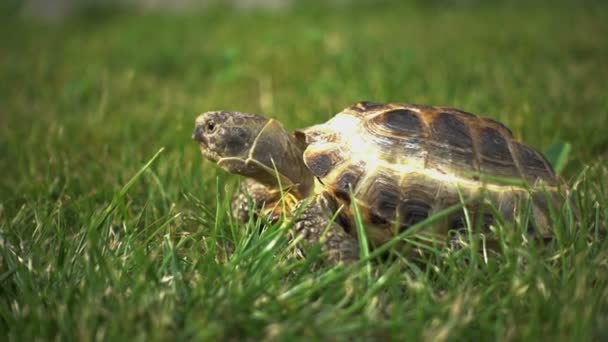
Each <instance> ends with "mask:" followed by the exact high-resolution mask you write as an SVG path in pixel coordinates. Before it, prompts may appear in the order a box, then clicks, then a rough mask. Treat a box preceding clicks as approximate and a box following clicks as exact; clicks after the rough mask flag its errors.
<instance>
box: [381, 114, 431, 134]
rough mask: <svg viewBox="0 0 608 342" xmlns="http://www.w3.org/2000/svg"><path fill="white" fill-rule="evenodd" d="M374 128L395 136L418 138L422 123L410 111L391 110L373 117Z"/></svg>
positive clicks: (416, 115)
mask: <svg viewBox="0 0 608 342" xmlns="http://www.w3.org/2000/svg"><path fill="white" fill-rule="evenodd" d="M371 122H372V123H373V124H375V126H376V127H379V128H381V129H383V130H384V131H386V132H388V133H391V134H394V135H397V136H419V135H420V134H421V132H422V130H423V123H422V120H421V119H420V117H419V116H418V114H417V113H416V112H414V111H413V110H410V109H393V110H389V111H387V112H384V113H382V114H380V115H378V116H376V117H374V118H373V119H372V120H371Z"/></svg>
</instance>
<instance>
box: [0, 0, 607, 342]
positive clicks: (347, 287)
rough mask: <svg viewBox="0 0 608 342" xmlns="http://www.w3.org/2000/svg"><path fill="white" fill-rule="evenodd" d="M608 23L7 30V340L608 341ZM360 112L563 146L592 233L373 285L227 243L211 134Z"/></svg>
mask: <svg viewBox="0 0 608 342" xmlns="http://www.w3.org/2000/svg"><path fill="white" fill-rule="evenodd" d="M607 9H608V8H606V6H605V5H602V4H599V3H593V2H585V3H584V4H583V5H576V6H575V5H574V4H569V3H567V2H563V3H559V4H553V3H552V4H551V5H543V4H542V3H541V4H534V5H524V4H519V6H515V5H509V4H495V5H484V6H481V7H473V6H471V5H466V4H465V5H458V4H457V3H456V2H452V3H451V5H449V6H447V7H439V6H437V5H416V4H412V5H407V6H406V5H394V6H391V7H390V8H375V7H370V6H369V5H358V6H353V7H350V8H346V9H343V10H337V9H335V8H331V7H323V6H311V7H309V8H298V9H297V10H291V11H286V12H279V13H272V12H262V11H253V12H236V13H229V12H226V11H219V10H212V11H210V12H206V13H202V14H188V15H186V16H176V15H171V14H149V15H145V16H134V15H112V16H98V17H95V16H93V17H91V16H89V17H86V18H75V19H73V20H70V21H68V22H66V23H64V24H61V25H46V24H40V23H36V22H33V21H29V20H22V19H17V18H15V17H14V16H9V15H4V16H3V18H2V24H0V36H2V39H1V40H0V79H1V80H2V82H0V122H1V125H0V170H2V177H1V178H0V200H1V204H0V336H6V338H7V339H8V340H14V341H28V340H34V339H43V340H46V339H54V338H57V339H61V340H76V339H78V340H80V339H82V340H92V339H105V340H116V339H120V340H126V339H135V340H144V339H145V340H166V339H172V338H178V339H194V338H196V339H202V340H205V339H240V338H243V337H249V338H250V339H290V338H312V339H350V338H355V339H380V338H389V337H390V338H400V339H409V340H412V339H416V340H418V339H427V340H436V341H442V340H473V339H484V340H493V339H500V340H551V339H559V340H602V339H606V338H608V328H606V327H607V326H608V266H607V265H608V246H607V242H606V241H605V239H603V238H602V237H603V236H605V234H606V218H607V216H608V197H607V196H608V195H607V194H608V185H607V183H606V179H608V167H606V159H607V157H608V154H607V151H608V135H607V134H606V129H607V128H608V97H606V94H608V83H607V80H608V64H606V62H605V61H606V58H608V40H606V39H605V37H606V35H607V34H608V24H607V23H608V18H607V16H606V13H608V11H607ZM89 15H90V14H89ZM363 99H367V100H375V101H380V102H384V101H402V102H404V101H405V102H413V103H427V104H437V105H450V106H454V107H459V108H462V109H465V110H468V111H471V112H475V113H479V114H482V115H486V116H491V117H494V118H497V119H499V120H500V121H502V122H504V123H505V124H507V125H508V126H509V127H510V128H512V130H513V132H514V134H515V135H516V136H517V137H518V138H521V139H523V140H524V141H525V142H527V143H529V144H530V145H532V146H534V147H536V148H538V149H540V150H545V149H547V148H548V147H549V146H551V145H552V144H554V143H558V144H560V143H563V142H567V143H569V144H571V151H572V152H571V153H570V160H568V162H567V163H566V164H565V168H564V170H563V173H562V176H563V178H564V179H565V180H566V181H567V182H568V184H569V185H570V186H571V189H572V196H573V198H574V200H576V202H577V203H578V206H579V211H580V217H581V224H580V231H579V232H578V233H576V232H575V231H574V229H573V225H572V224H571V222H569V221H568V220H567V219H568V215H567V212H565V211H560V212H557V213H556V217H558V218H559V219H560V221H559V222H558V223H557V224H556V227H555V229H556V231H557V233H558V238H557V241H556V242H555V243H554V244H552V245H550V246H547V247H545V248H541V247H540V246H538V244H537V243H535V242H533V241H525V240H523V239H522V237H521V236H520V235H519V234H517V233H512V232H517V229H518V227H512V226H509V224H505V225H504V227H499V228H503V229H499V231H498V232H497V233H498V235H499V236H500V237H501V238H500V240H501V243H502V244H501V249H500V250H501V253H500V254H499V255H496V256H494V257H492V258H489V259H488V260H486V259H484V258H476V257H475V256H476V255H477V252H475V251H474V250H471V248H468V247H465V248H463V249H460V250H450V249H433V248H431V249H430V254H429V256H428V258H427V259H426V260H424V262H412V261H410V260H408V259H406V258H403V257H401V256H400V255H399V254H398V253H397V251H394V252H393V253H392V254H391V255H390V256H389V257H388V258H386V260H383V261H377V260H376V261H374V262H373V263H372V268H371V269H370V268H369V267H367V265H368V264H367V263H365V262H362V263H361V264H359V265H356V266H355V267H353V268H344V267H335V268H330V267H322V266H319V265H318V263H316V262H315V258H314V257H311V258H309V259H298V258H295V257H293V254H294V253H293V244H292V243H290V241H289V240H288V239H287V230H286V228H285V227H288V225H281V224H277V225H275V226H272V225H264V224H262V223H261V222H255V221H251V222H249V224H246V225H239V224H237V223H235V222H233V220H232V219H231V218H230V216H229V215H228V214H227V212H228V208H229V198H230V196H231V194H232V191H233V189H234V185H235V183H236V180H237V179H236V178H235V177H233V176H229V175H225V174H223V173H222V172H220V171H218V170H217V169H216V168H215V167H214V166H213V165H211V164H209V163H206V162H203V161H202V157H201V156H200V155H199V152H198V151H197V148H196V146H195V144H193V142H192V141H191V140H190V133H191V130H192V128H193V120H194V118H195V116H196V115H197V114H198V113H200V112H203V111H206V110H211V109H217V108H224V109H235V110H242V111H253V112H261V113H267V114H268V115H272V116H273V117H276V118H278V119H280V120H281V121H283V122H285V124H286V126H288V127H289V128H291V129H294V128H297V127H302V126H306V125H310V124H313V123H317V122H320V121H323V120H325V119H327V118H329V117H330V116H331V115H332V114H333V113H335V112H338V111H339V110H341V109H342V108H343V107H346V106H348V105H350V104H351V103H353V102H356V101H358V100H363ZM161 148H164V150H163V151H162V152H160V153H159V154H157V152H159V151H160V150H161ZM560 163H562V164H563V163H564V161H563V160H561V161H560ZM472 246H473V247H472V248H475V247H474V246H476V244H472ZM369 253H370V256H371V257H373V256H374V255H376V254H374V251H373V250H372V251H370V252H369ZM473 260H476V261H474V262H473Z"/></svg>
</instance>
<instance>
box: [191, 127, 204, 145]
mask: <svg viewBox="0 0 608 342" xmlns="http://www.w3.org/2000/svg"><path fill="white" fill-rule="evenodd" d="M203 132H204V128H203V126H201V125H198V126H196V127H195V128H194V132H192V139H193V140H196V141H198V142H203V140H204V138H203Z"/></svg>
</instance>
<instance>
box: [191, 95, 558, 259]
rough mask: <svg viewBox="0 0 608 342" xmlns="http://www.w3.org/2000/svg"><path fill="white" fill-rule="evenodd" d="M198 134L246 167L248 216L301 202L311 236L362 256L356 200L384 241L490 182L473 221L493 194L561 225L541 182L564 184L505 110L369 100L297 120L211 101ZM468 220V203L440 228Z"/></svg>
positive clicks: (368, 227)
mask: <svg viewBox="0 0 608 342" xmlns="http://www.w3.org/2000/svg"><path fill="white" fill-rule="evenodd" d="M192 137H193V139H194V140H196V141H197V142H198V144H199V147H200V150H201V152H202V154H203V156H204V157H205V158H206V159H208V160H211V161H213V162H215V163H217V165H218V166H220V167H221V168H223V169H225V170H226V171H228V172H231V173H235V174H239V175H242V176H245V177H246V178H245V180H244V181H242V182H241V186H240V189H239V191H238V192H237V193H236V194H235V196H234V199H233V203H232V211H233V214H234V216H235V217H236V218H237V219H238V220H240V221H242V222H247V221H248V220H249V219H250V215H252V214H255V215H264V216H266V217H268V218H269V219H271V220H277V219H278V218H279V217H280V216H281V215H282V214H289V215H291V213H297V214H295V215H293V216H292V217H294V220H295V222H294V225H293V232H294V233H295V234H296V236H301V237H302V238H303V240H304V242H305V245H306V246H309V245H311V244H317V243H321V250H322V251H323V252H324V254H325V255H326V257H327V260H329V261H331V262H352V261H355V260H357V259H358V255H359V250H360V248H359V244H358V240H357V231H356V225H355V213H354V208H353V205H352V204H353V202H354V203H356V206H357V208H358V209H357V210H358V215H360V216H359V217H360V218H361V219H362V221H363V223H364V227H365V232H366V236H367V238H368V241H369V242H370V243H371V244H372V245H373V246H379V245H382V244H383V243H385V242H387V241H388V240H390V239H391V238H393V237H394V236H395V235H396V234H398V233H400V232H402V231H404V230H407V229H408V228H409V227H411V226H412V225H414V224H416V223H418V222H421V221H423V220H425V219H426V218H428V217H429V216H431V215H433V214H434V213H437V212H439V211H441V210H442V209H445V208H447V207H450V206H453V205H455V204H458V203H460V202H461V201H462V199H463V198H464V199H466V198H473V197H475V196H479V195H480V194H483V195H484V196H483V201H482V200H480V201H478V202H475V203H476V204H472V205H470V206H469V207H467V212H468V214H469V216H468V217H469V218H472V219H470V220H469V222H470V221H471V220H472V221H474V222H481V226H483V227H485V229H487V228H488V227H489V226H490V225H491V224H492V223H493V220H494V216H495V215H492V213H491V212H490V210H488V205H485V204H487V203H491V204H492V206H493V208H494V209H495V212H496V211H497V212H498V213H500V214H501V215H502V216H503V217H504V219H505V220H514V219H515V217H516V216H515V215H516V212H517V210H518V208H519V209H521V207H522V203H524V202H523V201H522V199H530V198H532V200H530V201H528V202H527V203H532V205H531V206H528V207H531V215H530V216H531V217H532V220H531V221H532V222H533V223H534V224H533V225H531V226H533V228H534V229H530V230H531V231H532V232H533V234H536V235H538V236H541V237H550V236H551V231H550V228H549V225H550V222H549V215H548V212H549V211H548V204H549V201H548V200H547V196H542V195H539V194H540V193H541V192H540V191H533V190H534V189H541V188H542V189H544V190H548V191H544V190H543V193H545V194H546V193H548V192H549V193H551V192H555V191H556V188H557V185H558V179H557V177H556V175H555V172H554V170H553V168H552V167H551V165H550V163H549V162H548V161H547V160H546V159H545V157H544V156H543V155H542V154H541V153H539V152H538V151H536V150H535V149H533V148H531V147H529V146H527V145H525V144H523V143H521V142H520V141H518V140H516V139H515V138H514V137H513V134H512V132H511V131H510V130H509V129H508V128H507V127H506V126H504V125H503V124H501V123H500V122H498V121H495V120H493V119H490V118H485V117H480V116H477V115H475V114H471V113H468V112H465V111H462V110H459V109H455V108H448V107H434V106H425V105H415V104H405V103H389V104H381V103H373V102H366V101H363V102H358V103H356V104H355V105H352V106H350V107H348V108H346V109H344V110H343V111H342V112H340V113H338V114H336V115H335V116H334V117H333V118H331V119H330V120H328V121H327V122H325V123H322V124H318V125H314V126H311V127H308V128H305V129H301V130H296V131H295V132H289V131H287V130H286V129H285V128H284V126H283V125H282V124H281V123H280V122H278V121H277V120H275V119H270V118H266V117H264V116H261V115H257V114H251V113H242V112H231V111H210V112H206V113H203V114H201V115H200V116H198V117H197V119H196V125H195V129H194V132H193V135H192ZM505 179H507V180H516V182H511V181H509V182H505V181H504V180H505ZM250 201H253V203H254V205H253V206H252V205H251V202H250ZM484 203H485V204H484ZM250 210H253V211H254V212H253V213H251V212H250ZM283 210H287V211H288V212H287V213H285V212H283ZM469 224H470V223H469ZM465 227H466V216H465V212H464V210H460V211H456V213H455V214H452V215H451V216H448V217H447V218H444V219H443V220H442V221H441V224H440V225H439V227H438V228H437V229H435V230H434V232H435V233H438V235H439V236H441V235H446V236H447V235H448V234H447V233H448V232H449V231H451V230H458V229H463V228H465Z"/></svg>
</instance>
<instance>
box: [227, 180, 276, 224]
mask: <svg viewBox="0 0 608 342" xmlns="http://www.w3.org/2000/svg"><path fill="white" fill-rule="evenodd" d="M279 199H280V193H278V191H273V190H270V189H268V187H266V186H265V185H263V184H262V183H260V182H258V181H255V180H253V179H251V178H245V179H244V180H243V181H242V182H241V186H240V188H239V190H238V191H237V192H236V193H235V194H234V197H232V214H233V215H234V218H235V219H236V220H237V221H239V222H241V223H247V222H248V221H249V217H250V216H251V214H253V217H254V219H255V218H256V217H257V216H259V215H264V214H268V213H267V212H266V210H265V208H273V207H274V206H275V205H276V203H277V201H278V200H279ZM250 201H252V202H253V207H252V206H251V202H250ZM252 208H253V210H254V212H253V213H251V212H250V209H252ZM270 216H271V217H268V219H269V220H271V221H274V220H276V219H278V217H279V216H277V217H272V216H274V212H272V213H271V215H270Z"/></svg>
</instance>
